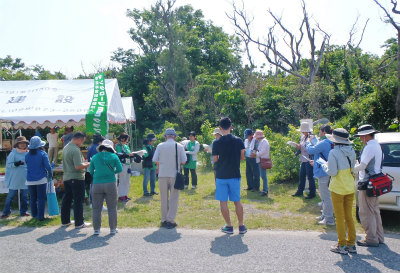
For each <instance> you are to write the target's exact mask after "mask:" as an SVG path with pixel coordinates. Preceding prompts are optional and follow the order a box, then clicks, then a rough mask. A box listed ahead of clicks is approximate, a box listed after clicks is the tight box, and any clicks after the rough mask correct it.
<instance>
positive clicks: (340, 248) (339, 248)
mask: <svg viewBox="0 0 400 273" xmlns="http://www.w3.org/2000/svg"><path fill="white" fill-rule="evenodd" d="M331 251H332V252H335V253H339V254H342V255H347V254H349V252H347V250H346V246H339V245H338V244H336V245H334V246H331Z"/></svg>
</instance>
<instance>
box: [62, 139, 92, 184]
mask: <svg viewBox="0 0 400 273" xmlns="http://www.w3.org/2000/svg"><path fill="white" fill-rule="evenodd" d="M84 161H85V159H84V158H83V155H82V153H81V149H80V148H79V147H78V146H76V144H75V143H73V142H69V143H68V144H67V146H65V147H64V149H63V153H62V163H63V170H64V175H63V180H64V181H66V180H71V179H77V180H85V172H86V170H85V169H83V170H77V169H75V167H78V166H81V165H82V163H83V162H84Z"/></svg>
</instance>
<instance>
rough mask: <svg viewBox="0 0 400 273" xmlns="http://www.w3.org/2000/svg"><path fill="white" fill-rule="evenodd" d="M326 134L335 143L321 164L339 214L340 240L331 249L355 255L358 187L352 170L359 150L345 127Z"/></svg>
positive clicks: (336, 211)
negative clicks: (328, 180) (355, 197)
mask: <svg viewBox="0 0 400 273" xmlns="http://www.w3.org/2000/svg"><path fill="white" fill-rule="evenodd" d="M326 137H327V138H328V139H329V140H330V141H332V142H333V143H334V145H335V146H334V148H333V149H332V150H331V151H330V153H329V156H328V162H327V163H323V164H322V165H321V166H322V169H323V170H324V172H325V173H326V174H327V175H329V176H330V177H331V181H330V184H329V190H330V191H331V197H332V204H333V210H334V212H335V216H336V232H337V235H338V242H337V244H335V245H334V246H332V247H331V249H330V250H331V251H332V252H335V253H340V254H344V255H347V254H348V253H349V252H350V253H354V254H355V253H357V249H356V246H355V241H356V228H355V226H354V220H353V213H352V208H353V200H354V191H355V190H354V177H353V175H352V169H353V167H354V164H355V161H356V153H355V152H354V149H353V147H352V146H351V144H352V142H351V141H350V140H349V133H348V132H347V131H346V130H345V129H343V128H339V129H335V130H333V132H332V134H326ZM346 228H347V238H346Z"/></svg>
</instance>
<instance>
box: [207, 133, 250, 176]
mask: <svg viewBox="0 0 400 273" xmlns="http://www.w3.org/2000/svg"><path fill="white" fill-rule="evenodd" d="M242 150H244V144H243V141H242V140H241V139H240V138H238V137H235V136H233V135H231V134H229V135H225V136H222V137H220V138H219V139H217V140H216V141H215V142H214V143H213V148H212V155H217V156H218V161H217V162H216V163H215V172H216V175H215V176H216V178H219V179H230V178H240V177H241V176H240V157H241V153H242Z"/></svg>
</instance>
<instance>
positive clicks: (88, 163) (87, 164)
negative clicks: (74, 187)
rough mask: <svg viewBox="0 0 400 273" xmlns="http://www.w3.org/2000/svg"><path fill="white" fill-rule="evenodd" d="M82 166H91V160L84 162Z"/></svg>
mask: <svg viewBox="0 0 400 273" xmlns="http://www.w3.org/2000/svg"><path fill="white" fill-rule="evenodd" d="M82 166H85V167H89V166H90V162H83V163H82Z"/></svg>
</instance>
